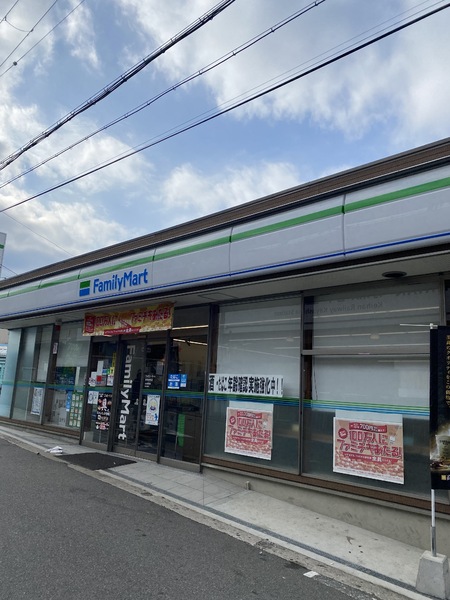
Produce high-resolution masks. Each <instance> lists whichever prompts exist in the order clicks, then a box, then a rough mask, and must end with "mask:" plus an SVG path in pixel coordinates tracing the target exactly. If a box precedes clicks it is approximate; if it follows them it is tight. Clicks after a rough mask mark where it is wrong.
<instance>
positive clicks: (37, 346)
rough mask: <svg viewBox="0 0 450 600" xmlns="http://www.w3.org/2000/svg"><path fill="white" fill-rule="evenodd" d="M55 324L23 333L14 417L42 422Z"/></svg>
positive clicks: (15, 390)
mask: <svg viewBox="0 0 450 600" xmlns="http://www.w3.org/2000/svg"><path fill="white" fill-rule="evenodd" d="M52 330H53V326H52V325H46V326H44V327H28V328H27V329H24V330H23V331H22V337H21V346H20V348H21V350H20V354H19V356H20V358H19V363H18V366H17V373H16V383H15V388H14V399H13V411H12V418H13V419H19V420H21V421H32V422H35V423H40V422H41V419H42V411H43V407H44V395H45V383H46V379H47V371H48V365H49V357H50V344H51V337H52Z"/></svg>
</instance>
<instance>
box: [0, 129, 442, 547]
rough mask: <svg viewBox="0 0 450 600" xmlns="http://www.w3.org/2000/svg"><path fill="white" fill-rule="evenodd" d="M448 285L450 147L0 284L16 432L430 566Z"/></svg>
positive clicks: (3, 404) (7, 417) (2, 410)
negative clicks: (305, 518) (69, 438)
mask: <svg viewBox="0 0 450 600" xmlns="http://www.w3.org/2000/svg"><path fill="white" fill-rule="evenodd" d="M449 282H450V140H449V139H446V140H442V141H440V142H436V143H434V144H431V145H428V146H424V147H421V148H418V149H415V150H413V151H410V152H406V153H403V154H399V155H396V156H393V157H390V158H387V159H384V160H381V161H377V162H375V163H371V164H368V165H364V166H361V167H358V168H355V169H352V170H350V171H345V172H343V173H339V174H336V175H333V176H330V177H326V178H323V179H320V180H317V181H314V182H311V183H308V184H304V185H301V186H298V187H296V188H293V189H288V190H284V191H282V192H280V193H277V194H273V195H270V196H267V197H264V198H261V199H259V200H256V201H253V202H250V203H247V204H244V205H240V206H237V207H235V208H232V209H229V210H226V211H223V212H220V213H217V214H214V215H211V216H208V217H204V218H201V219H197V220H195V221H192V222H189V223H185V224H182V225H179V226H176V227H172V228H170V229H166V230H163V231H160V232H156V233H153V234H149V235H147V236H143V237H141V238H137V239H133V240H129V241H126V242H123V243H120V244H117V245H114V246H110V247H108V248H104V249H102V250H98V251H95V252H91V253H88V254H85V255H82V256H78V257H76V258H73V259H70V260H66V261H63V262H59V263H56V264H53V265H48V266H46V267H43V268H41V269H37V270H35V271H31V272H29V273H26V274H24V275H20V276H17V277H14V278H10V279H7V280H5V281H2V282H0V327H1V328H5V329H8V330H9V341H8V353H7V358H6V365H5V372H4V379H3V386H2V390H1V396H0V419H1V420H3V421H6V422H10V423H12V424H15V425H21V426H23V425H25V426H27V427H36V428H50V429H52V430H54V431H55V432H61V431H62V432H64V433H66V434H70V435H74V436H77V437H79V440H80V443H81V444H83V445H86V446H89V447H92V448H97V449H100V450H104V451H114V452H119V453H123V454H128V455H132V456H137V457H141V458H147V459H149V460H155V461H158V462H160V463H164V464H172V465H175V466H178V467H184V468H186V469H195V470H199V469H202V470H203V471H204V472H205V474H206V475H207V474H208V473H210V472H214V474H215V475H219V476H221V477H226V478H233V479H236V480H238V479H240V480H242V481H243V482H250V483H251V485H252V488H253V489H256V490H260V491H263V492H265V493H269V494H273V495H276V496H279V497H282V498H284V499H288V500H290V501H292V502H294V503H297V504H300V505H302V506H305V507H306V508H312V509H314V510H315V511H318V512H323V513H324V514H328V515H333V516H335V517H336V518H340V519H343V520H345V521H348V522H349V523H353V524H356V525H363V526H364V527H366V528H369V529H372V530H374V531H378V532H379V533H380V534H385V535H389V536H391V537H394V538H397V539H401V540H403V541H405V542H407V543H411V544H415V545H417V546H421V547H424V548H427V546H428V538H429V524H430V523H429V497H430V475H429V470H430V451H429V370H430V351H429V339H430V327H434V326H438V325H446V324H448V323H447V321H448V313H449V310H450V308H449V306H450V293H449V289H450V285H449ZM437 515H438V520H439V527H441V528H442V530H443V531H444V532H445V534H444V538H445V540H444V541H443V545H442V550H441V551H444V552H446V553H447V554H450V541H446V540H450V535H447V534H448V533H450V505H449V498H448V493H447V492H444V491H440V492H439V493H438V494H437Z"/></svg>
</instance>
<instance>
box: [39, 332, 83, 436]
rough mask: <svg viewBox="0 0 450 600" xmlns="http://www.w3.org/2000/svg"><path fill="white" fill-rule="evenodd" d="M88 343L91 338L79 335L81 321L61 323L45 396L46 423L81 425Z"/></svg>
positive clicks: (70, 426) (75, 426)
mask: <svg viewBox="0 0 450 600" xmlns="http://www.w3.org/2000/svg"><path fill="white" fill-rule="evenodd" d="M89 344H90V338H89V337H83V335H82V323H78V322H76V323H64V324H63V325H61V330H60V334H59V342H58V345H57V347H55V350H56V352H57V356H56V366H55V370H54V375H53V378H52V379H53V381H52V382H51V383H50V385H49V394H48V397H47V399H46V414H45V418H46V422H47V423H51V424H52V425H57V426H58V427H69V428H78V429H79V428H80V426H81V414H82V407H83V394H84V386H85V384H86V373H87V362H88V358H89Z"/></svg>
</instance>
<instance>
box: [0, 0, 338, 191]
mask: <svg viewBox="0 0 450 600" xmlns="http://www.w3.org/2000/svg"><path fill="white" fill-rule="evenodd" d="M82 1H84V0H82ZM325 1H326V0H314V2H312V3H311V4H309V5H308V6H306V7H304V8H302V9H300V10H298V11H297V12H295V13H293V14H291V15H290V16H288V17H286V18H285V19H283V20H282V21H279V22H278V23H276V24H275V25H272V26H271V27H270V28H269V29H266V30H264V31H263V32H261V33H260V34H258V35H256V36H254V37H253V38H251V39H250V40H248V41H247V42H244V43H243V44H241V45H240V46H238V47H237V48H234V50H230V51H229V52H227V53H226V54H224V55H223V56H221V57H220V58H217V59H216V60H214V61H213V62H211V63H209V64H208V65H207V66H205V67H202V68H201V69H199V70H198V71H196V72H195V73H192V74H191V75H188V76H187V77H185V78H184V79H182V80H181V81H179V82H178V83H175V84H174V85H171V86H170V87H169V88H167V89H165V90H164V91H163V92H160V93H159V94H157V95H156V96H153V98H150V99H149V100H146V101H145V102H144V103H142V104H140V105H139V106H137V107H135V108H133V109H131V110H130V111H128V112H126V113H124V114H122V115H121V116H120V117H117V118H116V119H114V120H112V121H110V122H109V123H107V124H106V125H103V126H102V127H100V128H99V129H97V130H95V131H93V132H91V133H89V134H88V135H86V136H85V137H83V138H81V139H79V140H77V141H76V142H74V143H73V144H70V145H69V146H67V147H66V148H63V149H62V150H59V151H58V152H56V153H55V154H53V155H52V156H49V157H47V158H45V159H44V160H42V161H41V162H40V163H38V164H36V165H33V166H31V167H29V168H28V169H26V170H25V171H22V172H21V173H19V174H17V175H15V176H14V177H11V179H8V180H7V181H5V182H3V183H1V184H0V189H2V188H4V187H5V186H7V185H9V184H10V183H12V182H13V181H16V180H17V179H20V178H21V177H23V176H24V175H27V174H28V173H31V172H32V171H35V170H36V169H38V168H39V167H42V166H43V165H45V164H47V163H48V162H50V161H51V160H53V159H55V158H57V157H59V156H61V155H62V154H64V153H65V152H67V151H68V150H73V148H75V147H76V146H78V145H79V144H82V143H83V142H85V141H87V140H88V139H90V138H92V137H94V136H95V135H97V134H99V133H101V132H103V131H105V130H106V129H109V128H110V127H112V126H113V125H117V123H120V122H121V121H124V120H125V119H128V118H129V117H131V116H134V115H135V114H137V113H138V112H140V111H142V110H144V109H145V108H148V107H149V106H150V105H151V104H153V103H154V102H156V101H157V100H159V99H161V98H162V97H163V96H165V95H167V94H169V93H170V92H173V91H175V90H176V89H178V88H180V87H181V86H183V85H185V84H186V83H189V82H191V81H193V80H194V79H196V78H197V77H200V76H201V75H204V74H206V73H208V72H209V71H212V70H213V69H215V68H217V67H219V66H221V65H222V64H224V63H225V62H227V61H228V60H230V59H232V58H234V57H236V56H238V55H239V54H241V53H242V52H244V51H245V50H247V49H248V48H250V47H251V46H254V45H255V44H256V43H258V42H260V41H261V40H263V39H265V38H266V37H267V36H268V35H270V34H272V33H275V32H276V31H278V30H279V29H281V28H282V27H284V26H285V25H288V24H289V23H291V22H292V21H294V20H295V19H297V18H299V17H301V16H303V15H304V14H305V13H307V12H309V11H310V10H311V9H312V8H316V7H317V6H319V5H320V4H322V3H323V2H325ZM0 77H1V75H0Z"/></svg>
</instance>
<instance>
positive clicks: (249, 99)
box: [0, 2, 450, 213]
mask: <svg viewBox="0 0 450 600" xmlns="http://www.w3.org/2000/svg"><path fill="white" fill-rule="evenodd" d="M449 7H450V2H447V3H446V4H445V5H444V6H440V7H438V8H436V9H435V10H433V11H431V12H428V13H426V14H424V15H420V16H419V17H416V18H415V19H413V20H411V21H408V22H407V23H403V24H402V25H399V26H397V27H395V28H393V29H390V30H389V31H387V32H384V33H382V34H380V35H377V36H376V37H374V38H373V39H370V40H367V41H364V42H363V43H361V44H358V45H355V46H354V47H353V48H351V49H349V50H346V51H345V52H342V53H340V54H338V55H337V56H333V57H331V58H329V59H327V60H325V61H324V62H322V63H320V64H317V65H315V66H313V67H310V68H309V69H307V70H305V71H303V72H301V73H299V74H296V75H294V76H292V77H290V78H288V79H286V80H284V81H282V82H280V83H277V84H274V85H272V86H271V87H269V88H267V89H265V90H263V91H260V92H258V93H256V94H253V95H251V96H249V97H247V98H244V99H243V100H240V101H238V102H235V103H234V104H232V105H231V106H228V107H227V108H223V109H222V110H219V111H216V112H213V114H210V115H209V116H207V117H204V118H202V119H199V120H197V121H194V120H192V121H193V122H191V123H190V124H189V125H186V126H185V127H182V128H180V129H177V130H176V131H173V132H172V133H168V134H167V135H163V136H162V137H160V138H158V139H157V140H156V141H152V142H150V143H146V144H144V145H142V146H141V147H139V148H138V149H136V150H133V151H131V152H128V153H125V154H123V155H122V156H121V157H119V158H116V159H114V160H110V161H108V162H106V163H103V164H102V165H101V166H98V167H96V168H93V169H90V170H88V171H86V172H84V173H82V174H79V175H76V176H74V177H71V178H70V179H67V180H66V181H63V182H61V183H59V184H56V185H54V186H52V187H50V188H47V189H46V190H44V191H42V192H39V193H38V194H34V195H33V196H30V197H28V198H25V199H24V200H21V201H19V202H16V203H15V204H12V205H11V206H8V207H6V208H3V209H1V210H0V213H4V212H6V211H7V210H10V209H11V208H16V207H17V206H21V205H22V204H25V203H26V202H29V201H30V200H34V199H35V198H39V197H41V196H44V195H45V194H48V193H50V192H53V191H55V190H57V189H61V188H62V187H65V186H66V185H69V184H70V183H74V182H75V181H78V180H80V179H83V178H84V177H87V176H88V175H92V174H93V173H96V172H98V171H100V170H102V169H104V168H106V167H109V166H111V165H113V164H116V163H118V162H120V161H122V160H124V159H126V158H129V157H131V156H134V155H135V154H138V153H140V152H142V151H144V150H147V149H148V148H150V147H152V146H156V145H157V144H160V143H162V142H164V141H167V140H168V139H171V138H173V137H175V136H177V135H180V134H181V133H185V132H186V131H189V130H191V129H193V128H194V127H198V126H199V125H203V124H204V123H207V122H209V121H212V120H213V119H215V118H217V117H219V116H221V115H223V114H226V113H229V112H231V111H232V110H235V109H237V108H240V107H242V106H244V105H246V104H248V103H249V102H253V101H254V100H257V99H258V98H261V97H263V96H265V95H267V94H269V93H272V92H274V91H276V90H278V89H281V88H282V87H285V86H286V85H289V84H290V83H293V82H294V81H297V80H299V79H301V78H303V77H306V76H307V75H310V74H311V73H314V72H316V71H318V70H320V69H323V68H325V67H326V66H329V65H330V64H333V63H335V62H337V61H339V60H342V59H343V58H346V57H347V56H350V55H351V54H354V53H355V52H358V51H360V50H362V49H364V48H367V47H368V46H371V45H373V44H374V43H376V42H379V41H380V40H382V39H385V38H387V37H389V36H391V35H393V34H394V33H398V32H399V31H402V30H403V29H406V28H407V27H411V26H412V25H415V24H416V23H418V22H420V21H423V20H424V19H427V18H429V17H431V16H433V15H435V14H437V13H439V12H441V11H443V10H445V9H447V8H449ZM210 112H212V111H210Z"/></svg>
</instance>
